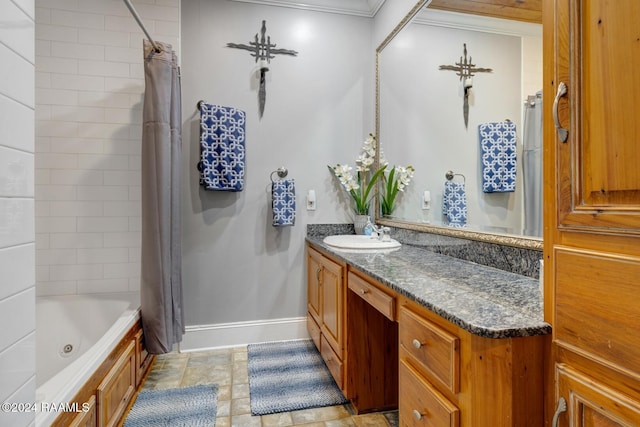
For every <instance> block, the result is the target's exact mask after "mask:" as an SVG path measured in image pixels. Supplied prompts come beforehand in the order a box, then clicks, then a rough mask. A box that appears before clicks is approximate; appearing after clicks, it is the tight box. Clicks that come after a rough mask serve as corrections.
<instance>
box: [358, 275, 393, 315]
mask: <svg viewBox="0 0 640 427" xmlns="http://www.w3.org/2000/svg"><path fill="white" fill-rule="evenodd" d="M348 280H349V289H351V290H352V291H353V292H355V293H356V295H358V296H359V297H360V298H362V299H363V300H365V301H366V302H368V303H369V304H371V305H372V306H373V307H374V308H375V309H376V310H378V311H379V312H380V313H382V314H384V315H385V317H387V318H388V319H389V320H394V321H395V318H396V317H395V316H396V300H395V298H394V297H392V296H390V295H387V294H386V293H384V292H383V291H381V290H380V289H378V288H377V287H375V286H374V285H372V284H370V283H369V282H367V281H366V280H364V279H362V278H360V277H359V276H356V275H355V274H353V273H351V272H350V273H349V279H348Z"/></svg>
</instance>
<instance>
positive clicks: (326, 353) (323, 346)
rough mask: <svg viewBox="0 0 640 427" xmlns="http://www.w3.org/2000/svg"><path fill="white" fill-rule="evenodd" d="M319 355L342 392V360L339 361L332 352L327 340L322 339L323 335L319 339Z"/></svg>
mask: <svg viewBox="0 0 640 427" xmlns="http://www.w3.org/2000/svg"><path fill="white" fill-rule="evenodd" d="M320 354H322V358H323V359H324V361H325V363H326V364H327V367H328V368H329V371H330V372H331V375H332V376H333V379H334V380H336V384H338V388H340V389H341V390H342V389H343V387H342V360H340V358H339V357H338V355H337V354H336V353H335V352H334V351H333V349H332V348H331V346H330V345H329V343H328V342H327V340H326V339H325V338H324V335H322V336H321V337H320Z"/></svg>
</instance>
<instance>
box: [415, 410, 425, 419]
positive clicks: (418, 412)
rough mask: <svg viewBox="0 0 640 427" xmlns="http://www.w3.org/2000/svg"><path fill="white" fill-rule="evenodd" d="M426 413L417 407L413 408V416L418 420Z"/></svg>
mask: <svg viewBox="0 0 640 427" xmlns="http://www.w3.org/2000/svg"><path fill="white" fill-rule="evenodd" d="M424 415H425V414H421V413H420V411H418V410H417V409H414V410H413V418H415V419H416V421H420V420H421V419H422V417H423V416H424Z"/></svg>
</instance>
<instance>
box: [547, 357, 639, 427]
mask: <svg viewBox="0 0 640 427" xmlns="http://www.w3.org/2000/svg"><path fill="white" fill-rule="evenodd" d="M556 382H557V387H558V395H559V396H560V397H562V398H564V399H565V401H566V403H567V410H566V411H565V412H564V413H562V414H561V415H560V417H559V421H560V424H559V425H560V426H572V427H613V426H616V427H632V426H637V425H638V423H639V422H640V405H639V404H638V402H636V401H633V400H631V399H629V398H628V397H627V396H625V395H623V394H621V393H619V392H617V391H616V390H614V389H612V388H610V387H608V386H606V385H603V384H600V383H598V382H597V381H595V380H594V379H592V378H590V377H588V376H587V375H584V374H582V373H580V372H579V371H577V370H575V369H572V368H571V367H569V366H567V365H564V364H559V365H557V366H556Z"/></svg>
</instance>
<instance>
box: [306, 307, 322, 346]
mask: <svg viewBox="0 0 640 427" xmlns="http://www.w3.org/2000/svg"><path fill="white" fill-rule="evenodd" d="M307 330H308V331H309V335H311V339H312V340H313V342H314V343H315V345H316V348H318V349H320V327H319V326H318V324H317V323H316V321H315V320H314V319H313V317H312V316H311V314H310V313H307Z"/></svg>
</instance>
